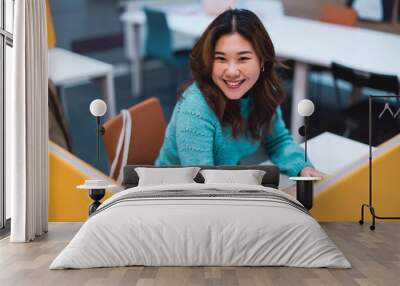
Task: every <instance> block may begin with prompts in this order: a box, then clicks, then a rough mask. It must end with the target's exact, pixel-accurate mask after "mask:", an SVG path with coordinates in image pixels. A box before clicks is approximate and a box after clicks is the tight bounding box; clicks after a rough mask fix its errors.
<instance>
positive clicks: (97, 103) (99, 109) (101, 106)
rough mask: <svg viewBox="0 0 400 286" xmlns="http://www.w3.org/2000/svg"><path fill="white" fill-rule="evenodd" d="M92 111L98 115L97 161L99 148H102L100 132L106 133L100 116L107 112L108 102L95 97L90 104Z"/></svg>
mask: <svg viewBox="0 0 400 286" xmlns="http://www.w3.org/2000/svg"><path fill="white" fill-rule="evenodd" d="M89 109H90V113H91V114H92V115H93V116H95V117H96V126H97V127H96V135H97V144H96V153H97V161H99V148H100V134H101V135H103V134H104V131H105V130H104V127H103V126H100V118H101V117H102V116H103V115H104V114H106V112H107V104H106V103H105V102H104V101H103V100H101V99H95V100H93V101H92V102H91V103H90V106H89Z"/></svg>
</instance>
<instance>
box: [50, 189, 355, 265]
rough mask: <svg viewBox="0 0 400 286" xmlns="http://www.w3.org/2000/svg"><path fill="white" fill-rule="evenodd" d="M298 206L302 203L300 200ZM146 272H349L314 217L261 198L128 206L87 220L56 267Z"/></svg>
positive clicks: (136, 202) (176, 200)
mask: <svg viewBox="0 0 400 286" xmlns="http://www.w3.org/2000/svg"><path fill="white" fill-rule="evenodd" d="M204 189H217V190H221V191H224V190H227V191H232V190H237V191H239V190H262V191H265V192H269V193H271V194H278V195H281V196H284V197H286V198H290V199H291V200H293V201H295V200H294V199H293V198H292V197H290V196H289V195H287V194H285V193H283V192H281V191H279V190H276V189H272V188H266V187H262V186H254V185H238V184H234V185H233V184H179V185H164V186H145V187H135V188H131V189H127V190H125V191H122V192H120V193H117V194H115V195H114V196H112V197H111V198H109V199H108V200H107V201H106V202H104V203H103V204H102V205H101V207H100V208H103V207H106V206H107V205H109V204H112V202H113V201H115V200H117V199H118V198H120V197H122V196H125V195H129V193H131V192H145V191H155V190H158V191H163V190H192V191H193V190H199V191H202V190H204ZM296 202H297V201H296ZM127 265H145V266H195V265H197V266H202V265H204V266H205V265H208V266H211V265H213V266H245V265H246V266H293V267H332V268H350V267H351V266H350V263H349V262H348V261H347V259H346V258H345V257H344V255H343V254H342V252H341V251H340V250H339V249H338V248H337V247H336V245H335V244H334V243H333V242H332V241H331V239H330V238H329V237H328V236H327V234H326V233H325V231H324V230H323V229H322V228H321V226H320V225H319V224H318V223H317V222H316V221H315V220H314V219H313V218H312V217H311V216H310V215H308V214H306V213H304V212H302V211H300V210H299V209H296V208H295V207H293V206H290V205H287V204H282V203H278V202H274V201H267V200H263V199H257V198H248V199H246V198H235V197H232V198H230V197H227V198H204V197H203V198H197V197H196V198H190V197H189V198H188V197H185V198H183V197H182V198H159V199H158V198H153V199H143V200H133V201H124V202H120V203H117V204H115V205H112V206H111V207H108V208H106V209H104V210H103V211H101V212H99V213H98V214H96V215H94V216H93V217H91V218H89V219H88V220H87V221H86V222H85V224H83V225H82V227H81V229H80V230H79V231H78V233H77V234H76V235H75V237H74V238H73V239H72V241H71V242H70V243H69V244H68V245H67V247H65V249H64V250H63V251H62V252H61V253H60V254H59V255H58V256H57V257H56V259H55V260H54V261H53V262H52V264H51V265H50V269H63V268H91V267H113V266H127Z"/></svg>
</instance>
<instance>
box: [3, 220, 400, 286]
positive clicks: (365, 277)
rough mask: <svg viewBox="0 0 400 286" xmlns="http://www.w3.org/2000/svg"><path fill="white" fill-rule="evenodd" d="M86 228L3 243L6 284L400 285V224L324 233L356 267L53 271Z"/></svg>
mask: <svg viewBox="0 0 400 286" xmlns="http://www.w3.org/2000/svg"><path fill="white" fill-rule="evenodd" d="M80 226H81V224H80V223H50V226H49V233H48V234H47V235H45V236H43V237H42V238H40V239H38V240H36V241H34V242H32V243H21V244H16V243H12V244H11V243H9V239H8V238H5V239H3V240H1V241H0V285H1V286H8V285H10V286H11V285H12V286H16V285H32V286H33V285H57V286H58V285H68V286H74V285H137V286H139V285H140V286H147V285H149V286H150V285H151V286H152V285H167V286H178V285H227V286H234V285H256V286H261V285H384V286H389V285H400V223H379V224H378V225H377V229H376V230H375V232H372V231H370V230H369V228H368V226H367V225H364V226H359V225H358V224H357V223H325V224H322V226H323V228H324V229H325V230H326V231H327V233H328V234H329V236H330V237H331V238H332V240H333V241H334V242H335V243H336V244H337V245H338V247H339V248H340V249H341V250H342V251H343V253H344V254H345V255H346V257H347V258H348V259H349V261H350V262H351V264H352V266H353V268H352V269H348V270H343V269H304V268H289V267H121V268H101V269H86V270H48V267H49V265H50V263H51V261H52V260H53V259H54V258H55V256H56V255H57V254H58V253H59V252H60V251H61V250H62V249H63V247H65V246H66V244H67V243H68V241H69V240H70V239H71V238H72V236H73V235H74V234H75V233H76V232H77V230H78V229H79V227H80Z"/></svg>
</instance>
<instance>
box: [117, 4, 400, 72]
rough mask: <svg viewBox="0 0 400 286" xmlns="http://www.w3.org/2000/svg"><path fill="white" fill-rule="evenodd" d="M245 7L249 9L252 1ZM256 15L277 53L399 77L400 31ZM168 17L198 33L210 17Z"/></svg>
mask: <svg viewBox="0 0 400 286" xmlns="http://www.w3.org/2000/svg"><path fill="white" fill-rule="evenodd" d="M249 3H251V2H249ZM247 8H249V9H251V5H250V4H249V5H248V7H247ZM259 16H260V17H262V21H263V23H264V25H265V27H266V29H267V31H268V32H269V34H270V36H271V39H272V41H273V43H274V46H275V50H276V53H277V55H278V56H280V57H286V58H291V59H295V60H298V61H301V62H304V63H309V64H318V65H322V66H329V65H330V64H331V63H332V62H333V61H335V62H337V63H341V64H344V65H346V66H350V67H353V68H355V69H360V70H365V71H369V72H376V73H383V74H394V75H397V76H398V77H399V78H400V56H398V55H399V53H400V52H399V51H400V36H399V35H395V34H390V33H385V32H378V31H373V30H368V29H362V28H358V27H346V26H340V25H335V24H328V23H323V22H319V21H313V20H307V19H303V18H296V17H289V16H282V17H271V18H268V17H263V15H262V14H261V15H259ZM167 19H168V24H169V26H170V28H171V29H172V30H173V31H177V32H182V33H185V34H188V35H191V36H193V37H199V36H200V35H201V33H202V32H203V31H204V30H205V28H206V27H207V25H208V24H209V23H210V22H211V21H212V19H213V17H212V16H208V15H206V14H205V13H204V12H203V11H202V10H201V9H199V10H197V11H195V12H192V13H188V14H184V13H177V12H173V11H172V12H171V10H168V11H167ZM121 20H122V21H123V22H127V23H138V24H143V23H144V21H145V16H144V13H143V12H142V11H140V10H135V11H127V12H125V13H124V14H123V15H122V16H121Z"/></svg>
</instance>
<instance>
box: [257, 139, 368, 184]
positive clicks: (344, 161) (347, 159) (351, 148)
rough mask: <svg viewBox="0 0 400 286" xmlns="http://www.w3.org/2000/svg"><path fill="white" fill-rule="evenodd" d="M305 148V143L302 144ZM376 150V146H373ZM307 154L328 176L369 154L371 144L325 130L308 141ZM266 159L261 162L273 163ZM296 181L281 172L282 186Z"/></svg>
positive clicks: (315, 165)
mask: <svg viewBox="0 0 400 286" xmlns="http://www.w3.org/2000/svg"><path fill="white" fill-rule="evenodd" d="M301 146H302V147H303V148H304V143H303V144H301ZM373 150H375V148H373ZM307 153H308V154H307V155H308V158H309V159H310V161H311V163H312V164H313V165H314V167H315V168H316V169H317V170H319V171H321V172H322V173H324V174H326V175H327V176H328V177H329V176H331V175H334V174H336V173H338V172H340V171H342V170H344V169H346V168H348V167H350V166H351V165H353V164H354V163H356V162H358V161H359V160H360V159H362V158H366V157H367V156H368V154H369V146H368V145H367V144H363V143H360V142H357V141H354V140H351V139H349V138H345V137H342V136H339V135H336V134H333V133H330V132H324V133H322V134H320V135H318V136H316V137H314V138H311V139H310V140H308V142H307ZM271 163H272V162H271V161H266V162H263V163H261V164H271ZM293 184H294V183H293V182H292V181H290V180H289V179H288V176H287V175H285V174H281V176H280V188H281V189H286V188H288V187H289V186H291V185H293Z"/></svg>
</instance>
